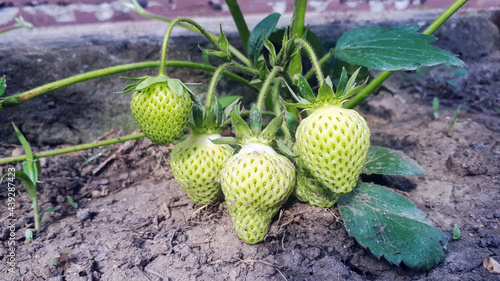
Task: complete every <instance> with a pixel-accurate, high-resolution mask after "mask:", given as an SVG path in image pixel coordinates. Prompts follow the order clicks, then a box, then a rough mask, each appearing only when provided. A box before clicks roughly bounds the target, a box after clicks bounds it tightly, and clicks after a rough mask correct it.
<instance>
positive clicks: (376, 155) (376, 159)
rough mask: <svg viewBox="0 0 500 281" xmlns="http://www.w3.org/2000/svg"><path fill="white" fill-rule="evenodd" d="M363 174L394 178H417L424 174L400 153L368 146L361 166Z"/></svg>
mask: <svg viewBox="0 0 500 281" xmlns="http://www.w3.org/2000/svg"><path fill="white" fill-rule="evenodd" d="M363 173H364V174H382V175H394V176H419V175H423V174H425V171H424V169H422V167H420V166H419V165H418V164H417V162H415V160H413V159H411V158H409V157H408V156H406V155H404V154H403V153H402V152H400V151H396V150H392V149H389V148H385V147H380V146H373V145H372V146H370V149H369V150H368V155H367V157H366V162H365V165H364V166H363Z"/></svg>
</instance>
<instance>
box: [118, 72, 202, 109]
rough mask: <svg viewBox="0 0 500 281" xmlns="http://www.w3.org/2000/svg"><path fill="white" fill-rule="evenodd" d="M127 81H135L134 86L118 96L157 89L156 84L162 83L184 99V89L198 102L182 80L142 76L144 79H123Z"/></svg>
mask: <svg viewBox="0 0 500 281" xmlns="http://www.w3.org/2000/svg"><path fill="white" fill-rule="evenodd" d="M121 78H123V79H126V80H130V81H133V83H132V84H130V85H128V86H126V87H125V88H124V89H123V91H121V92H118V94H125V93H129V92H133V91H140V90H144V89H146V88H149V87H155V85H156V84H158V83H162V84H166V86H167V89H169V90H171V91H172V92H174V93H175V94H176V95H177V96H179V97H182V96H183V95H184V89H185V90H186V91H187V92H188V93H189V95H190V97H191V100H193V101H195V102H197V101H196V95H195V94H194V92H193V91H191V89H189V88H188V87H187V86H186V84H184V83H183V82H182V81H181V80H179V79H175V78H169V77H167V76H166V75H159V76H156V77H152V76H142V77H137V78H133V77H121Z"/></svg>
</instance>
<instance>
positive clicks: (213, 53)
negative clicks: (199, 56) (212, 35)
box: [203, 50, 231, 62]
mask: <svg viewBox="0 0 500 281" xmlns="http://www.w3.org/2000/svg"><path fill="white" fill-rule="evenodd" d="M203 51H204V52H205V53H206V54H208V55H211V56H213V57H216V58H218V59H221V60H223V61H225V62H228V61H230V60H231V57H230V56H229V55H228V53H225V52H222V51H216V50H203Z"/></svg>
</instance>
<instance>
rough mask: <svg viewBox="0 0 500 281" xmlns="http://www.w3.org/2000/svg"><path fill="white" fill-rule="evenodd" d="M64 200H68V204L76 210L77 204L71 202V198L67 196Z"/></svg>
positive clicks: (73, 201)
mask: <svg viewBox="0 0 500 281" xmlns="http://www.w3.org/2000/svg"><path fill="white" fill-rule="evenodd" d="M66 198H67V199H68V203H69V204H70V205H71V206H73V208H75V209H76V208H78V203H76V202H75V200H73V197H71V196H69V195H68V196H67V197H66Z"/></svg>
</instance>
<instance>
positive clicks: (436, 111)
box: [432, 97, 439, 119]
mask: <svg viewBox="0 0 500 281" xmlns="http://www.w3.org/2000/svg"><path fill="white" fill-rule="evenodd" d="M432 109H433V110H434V119H438V117H439V99H438V98H437V97H434V98H433V99H432Z"/></svg>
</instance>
